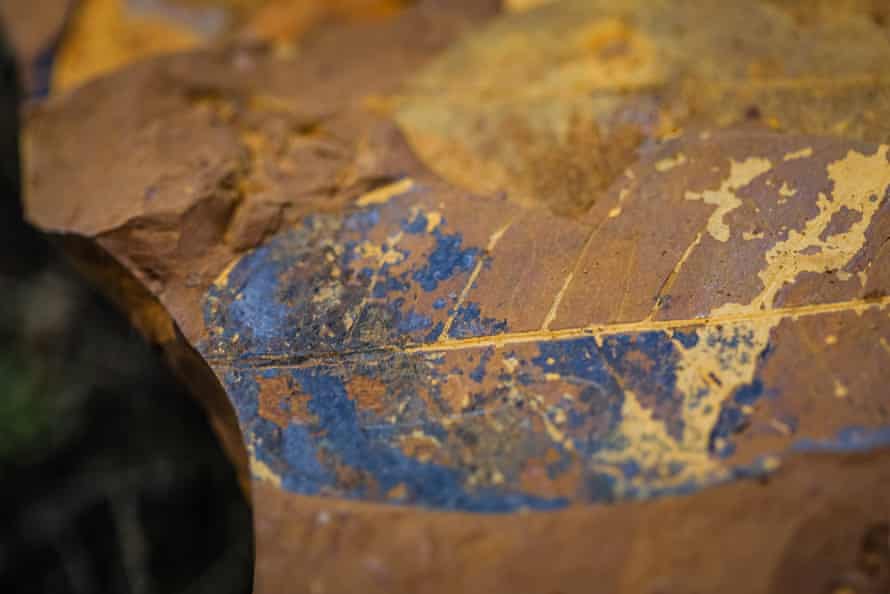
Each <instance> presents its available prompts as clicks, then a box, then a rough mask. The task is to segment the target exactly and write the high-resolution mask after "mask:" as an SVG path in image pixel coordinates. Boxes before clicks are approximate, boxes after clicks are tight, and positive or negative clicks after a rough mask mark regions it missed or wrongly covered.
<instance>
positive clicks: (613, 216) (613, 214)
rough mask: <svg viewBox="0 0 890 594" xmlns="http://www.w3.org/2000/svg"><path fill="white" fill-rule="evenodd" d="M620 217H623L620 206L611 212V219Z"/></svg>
mask: <svg viewBox="0 0 890 594" xmlns="http://www.w3.org/2000/svg"><path fill="white" fill-rule="evenodd" d="M620 215H621V207H620V206H616V207H615V208H613V209H612V210H610V211H609V218H610V219H614V218H616V217H618V216H620Z"/></svg>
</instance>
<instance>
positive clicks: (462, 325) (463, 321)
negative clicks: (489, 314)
mask: <svg viewBox="0 0 890 594" xmlns="http://www.w3.org/2000/svg"><path fill="white" fill-rule="evenodd" d="M506 331H507V322H506V320H497V319H495V318H485V317H482V314H481V311H480V309H479V304H478V303H476V302H474V301H471V302H469V303H464V304H462V305H461V306H460V307H459V308H457V312H456V314H455V316H454V323H453V324H452V325H451V330H450V331H449V332H448V336H449V337H450V338H473V337H475V336H492V335H495V334H503V333H504V332H506Z"/></svg>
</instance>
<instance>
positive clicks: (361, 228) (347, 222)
mask: <svg viewBox="0 0 890 594" xmlns="http://www.w3.org/2000/svg"><path fill="white" fill-rule="evenodd" d="M379 223H380V210H379V209H377V208H366V209H362V210H359V211H356V212H354V213H352V214H350V215H349V216H347V217H346V218H345V219H344V220H343V228H344V229H346V230H347V231H358V232H367V231H370V230H371V229H373V228H374V227H376V226H377V225H378V224H379Z"/></svg>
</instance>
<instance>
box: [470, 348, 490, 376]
mask: <svg viewBox="0 0 890 594" xmlns="http://www.w3.org/2000/svg"><path fill="white" fill-rule="evenodd" d="M492 355H494V347H488V348H487V349H485V351H484V352H483V353H482V356H481V357H479V364H478V365H477V366H476V368H475V369H473V371H471V372H470V379H472V380H473V381H474V382H476V383H477V384H481V383H482V380H484V379H485V371H486V369H487V368H488V362H489V361H491V356H492Z"/></svg>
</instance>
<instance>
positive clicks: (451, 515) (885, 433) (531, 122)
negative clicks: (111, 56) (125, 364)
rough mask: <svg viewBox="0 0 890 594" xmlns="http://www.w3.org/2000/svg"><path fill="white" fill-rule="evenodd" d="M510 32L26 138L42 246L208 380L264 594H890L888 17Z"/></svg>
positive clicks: (414, 33)
mask: <svg viewBox="0 0 890 594" xmlns="http://www.w3.org/2000/svg"><path fill="white" fill-rule="evenodd" d="M508 8H510V9H511V10H512V11H513V14H503V15H501V16H498V17H497V18H496V19H495V20H494V21H491V22H490V23H488V24H486V25H484V26H483V24H484V23H485V22H486V21H487V20H488V19H489V18H491V17H492V16H493V15H494V13H495V12H496V7H495V6H494V5H492V6H488V5H483V4H480V3H472V2H470V3H467V5H465V6H461V5H459V4H455V3H439V2H421V3H419V4H418V5H417V6H415V7H412V8H410V9H407V10H406V11H405V12H404V13H402V14H401V15H400V16H398V17H394V18H393V19H391V20H387V21H384V22H381V23H374V24H352V25H337V26H330V27H327V28H322V29H317V30H314V31H313V32H310V33H309V34H307V35H306V36H305V37H303V38H302V41H301V42H300V43H299V44H297V46H296V50H295V51H294V52H289V53H284V54H283V53H281V52H280V51H274V50H271V49H265V48H264V47H262V46H256V45H251V46H247V45H237V44H234V45H230V46H226V47H222V48H217V49H208V50H202V51H197V52H192V53H188V54H179V55H172V56H169V57H165V58H162V59H157V60H154V61H151V62H145V63H141V64H137V65H135V66H133V67H130V68H128V69H126V70H125V71H123V72H121V73H120V74H118V75H116V76H114V77H110V78H106V79H100V80H98V81H95V82H93V83H90V84H88V85H86V86H85V87H84V88H82V89H81V90H79V91H77V92H75V93H72V94H71V95H70V96H68V97H65V98H59V99H55V100H52V101H50V102H48V103H47V104H46V105H45V106H43V107H42V108H41V109H40V111H39V112H38V113H36V114H35V115H34V117H33V118H32V121H31V123H30V126H29V135H28V139H27V144H26V149H27V150H26V156H27V176H28V182H27V183H28V190H29V191H28V197H27V201H26V207H27V211H28V213H29V216H30V218H31V220H33V221H34V222H35V223H36V224H38V225H39V226H41V227H42V228H44V229H45V230H47V231H51V232H55V233H64V234H66V235H68V236H69V237H75V238H82V239H86V242H85V243H84V242H83V241H82V239H81V240H78V244H79V245H81V246H83V245H87V246H88V248H89V250H92V254H91V253H90V252H89V251H87V250H86V249H81V250H80V251H79V254H80V256H81V261H82V262H83V264H84V266H85V267H86V268H87V269H89V270H90V271H92V273H93V274H94V275H95V276H97V278H99V282H100V283H102V284H104V285H105V286H106V288H108V289H109V290H111V291H113V292H116V293H117V296H118V298H119V299H120V300H121V301H122V302H124V304H125V306H126V307H127V308H128V310H129V311H130V312H131V313H132V314H133V317H134V321H135V323H136V324H137V325H139V326H140V327H141V328H142V329H143V331H145V332H146V333H147V334H148V335H150V336H152V337H153V338H154V339H155V340H156V341H158V342H160V343H161V344H163V345H165V346H166V348H167V349H168V352H169V353H170V354H171V357H172V358H173V359H174V360H175V361H177V362H179V363H180V365H181V366H183V365H188V366H189V367H188V369H183V370H182V371H183V373H184V374H185V375H187V376H189V377H191V378H192V380H193V381H194V382H195V384H196V385H195V388H194V390H195V392H196V393H197V394H198V395H199V397H201V398H202V399H203V400H204V401H205V402H206V403H207V405H208V407H210V409H211V410H212V411H214V412H213V414H214V419H215V420H216V424H217V428H218V430H219V432H220V434H221V436H222V438H223V440H224V442H225V443H226V444H227V446H228V448H229V451H230V452H231V455H232V457H233V459H234V460H236V462H237V463H239V464H240V468H241V470H242V473H243V476H244V479H245V483H247V482H249V483H250V485H251V490H252V495H253V501H254V510H255V512H254V513H255V524H256V530H257V555H258V560H257V591H258V592H285V591H290V590H292V589H294V588H296V589H298V590H309V591H319V592H350V591H357V590H359V589H361V590H363V591H381V592H439V591H441V592H450V591H480V592H482V591H484V592H491V591H503V592H512V591H526V590H529V588H531V589H532V591H540V592H548V591H560V592H585V591H590V588H591V584H596V585H597V586H596V587H597V588H600V589H602V590H603V591H616V592H646V593H650V592H652V593H654V592H711V591H718V590H719V591H725V592H736V591H738V592H752V591H758V592H759V591H764V592H772V591H774V592H783V591H789V589H791V590H794V591H816V592H819V591H824V592H831V591H833V590H832V589H838V588H842V587H849V588H854V589H857V590H856V591H860V590H861V591H863V592H872V591H873V592H879V591H882V590H881V588H884V589H886V587H887V586H888V581H887V580H888V572H890V566H888V564H890V553H888V552H887V550H886V549H887V547H886V542H884V541H886V539H887V535H886V533H887V532H888V524H887V517H888V513H890V494H888V493H886V489H882V488H881V485H882V484H885V483H886V480H887V476H886V475H887V474H888V472H890V467H888V462H887V453H886V451H885V448H886V446H887V445H888V444H890V408H888V406H890V402H888V392H887V390H886V385H885V384H886V381H887V379H888V372H887V369H888V363H890V319H888V311H890V310H888V308H887V306H888V305H890V297H888V289H890V262H888V258H890V255H888V252H887V249H886V245H887V241H886V240H887V238H888V236H890V215H888V213H890V210H888V209H890V158H888V156H890V148H888V144H887V143H888V141H890V138H888V136H890V128H887V124H886V122H887V121H890V119H888V117H887V116H888V115H890V113H888V112H890V95H888V92H887V90H888V88H890V87H888V86H887V79H886V76H887V74H886V69H885V65H886V64H887V63H890V37H888V34H887V30H886V29H885V28H884V21H883V17H881V14H882V13H881V12H880V11H879V10H877V9H876V8H875V7H871V6H867V5H865V4H862V5H860V4H857V3H849V4H845V5H843V7H841V8H838V9H837V10H836V11H835V13H833V14H831V15H830V17H829V16H823V17H819V16H818V15H819V14H822V13H817V12H814V13H813V15H811V16H812V18H810V19H802V18H801V17H800V15H799V14H798V13H797V12H796V11H795V10H794V9H795V7H794V6H790V5H788V3H784V4H782V3H774V4H767V3H764V4H753V5H752V4H751V3H748V2H738V3H735V2H732V3H716V2H715V3H694V4H693V3H671V4H668V3H651V2H639V3H635V2H632V3H624V2H622V3H617V2H593V1H591V2H569V1H564V2H553V3H543V5H542V6H540V7H539V8H532V7H530V6H529V5H528V3H510V4H509V5H508ZM839 47H842V48H844V51H838V48H839ZM134 105H138V108H135V109H134ZM86 155H88V156H89V157H86ZM62 197H64V199H63V198H62ZM97 252H103V253H104V254H105V259H104V261H102V262H99V261H97V259H96V253H97ZM112 262H113V264H112ZM183 362H186V363H183ZM233 410H234V413H235V414H234V415H233V414H232V411H233ZM236 417H237V422H236ZM245 452H246V454H245ZM882 539H883V540H882ZM882 542H883V543H884V544H883V545H881V544H880V543H882ZM875 543H878V544H875ZM882 546H883V547H884V548H881V547H882ZM555 551H558V554H554V552H555ZM742 575H744V576H746V579H744V580H741V579H739V576H742Z"/></svg>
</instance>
